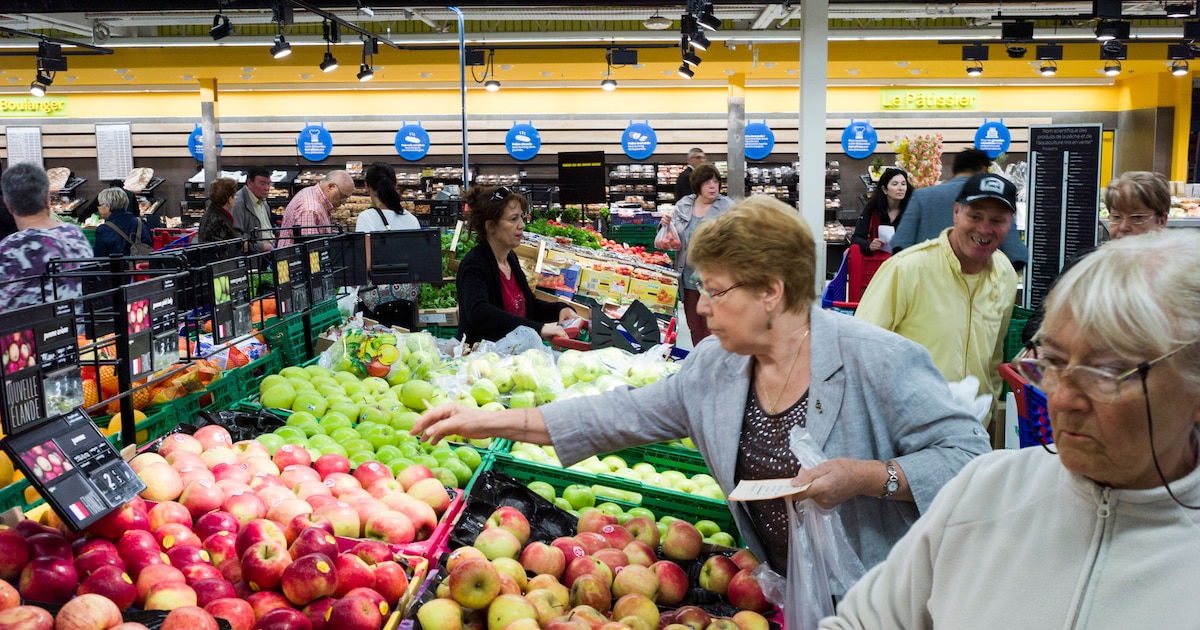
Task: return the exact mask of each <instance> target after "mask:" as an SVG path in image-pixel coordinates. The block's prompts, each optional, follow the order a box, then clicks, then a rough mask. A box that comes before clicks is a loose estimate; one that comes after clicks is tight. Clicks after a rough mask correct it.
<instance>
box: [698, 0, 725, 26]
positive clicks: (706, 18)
mask: <svg viewBox="0 0 1200 630" xmlns="http://www.w3.org/2000/svg"><path fill="white" fill-rule="evenodd" d="M697 22H699V24H700V26H701V28H706V29H708V30H710V31H715V30H717V29H719V28H721V18H719V17H717V16H716V15H713V5H712V2H709V3H708V4H706V5H704V8H703V9H702V10H701V11H700V18H699V19H698V20H697Z"/></svg>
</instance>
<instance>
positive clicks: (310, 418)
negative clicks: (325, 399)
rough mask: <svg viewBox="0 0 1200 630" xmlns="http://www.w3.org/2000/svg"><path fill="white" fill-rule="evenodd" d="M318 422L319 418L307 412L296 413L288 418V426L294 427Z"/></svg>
mask: <svg viewBox="0 0 1200 630" xmlns="http://www.w3.org/2000/svg"><path fill="white" fill-rule="evenodd" d="M316 421H317V417H316V416H314V415H312V414H311V413H309V412H307V411H296V412H293V413H292V415H290V416H288V419H287V424H289V425H291V426H294V427H298V426H300V425H302V424H308V423H310V422H316Z"/></svg>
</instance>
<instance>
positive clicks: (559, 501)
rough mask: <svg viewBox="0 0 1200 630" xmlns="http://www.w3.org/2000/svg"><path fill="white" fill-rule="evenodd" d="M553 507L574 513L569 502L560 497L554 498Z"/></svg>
mask: <svg viewBox="0 0 1200 630" xmlns="http://www.w3.org/2000/svg"><path fill="white" fill-rule="evenodd" d="M554 505H556V506H558V508H559V509H560V510H566V511H568V512H572V513H574V512H575V508H574V507H572V506H571V502H570V501H568V500H566V499H564V498H562V497H554Z"/></svg>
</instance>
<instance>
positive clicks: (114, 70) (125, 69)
mask: <svg viewBox="0 0 1200 630" xmlns="http://www.w3.org/2000/svg"><path fill="white" fill-rule="evenodd" d="M113 72H116V73H117V74H125V73H126V72H129V69H128V68H114V69H113Z"/></svg>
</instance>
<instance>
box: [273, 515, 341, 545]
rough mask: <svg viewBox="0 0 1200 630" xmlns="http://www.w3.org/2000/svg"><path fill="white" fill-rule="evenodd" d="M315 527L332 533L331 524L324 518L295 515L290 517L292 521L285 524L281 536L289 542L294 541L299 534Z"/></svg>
mask: <svg viewBox="0 0 1200 630" xmlns="http://www.w3.org/2000/svg"><path fill="white" fill-rule="evenodd" d="M310 527H315V528H317V529H322V530H325V531H326V532H328V533H330V534H332V533H333V522H332V521H330V520H329V519H328V518H326V517H324V516H320V515H317V514H312V513H305V514H297V515H296V516H293V517H292V520H290V521H288V522H287V526H286V527H284V528H283V535H284V537H285V538H287V539H288V540H289V541H295V540H296V537H297V536H299V535H300V532H302V531H304V530H306V529H308V528H310Z"/></svg>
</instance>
